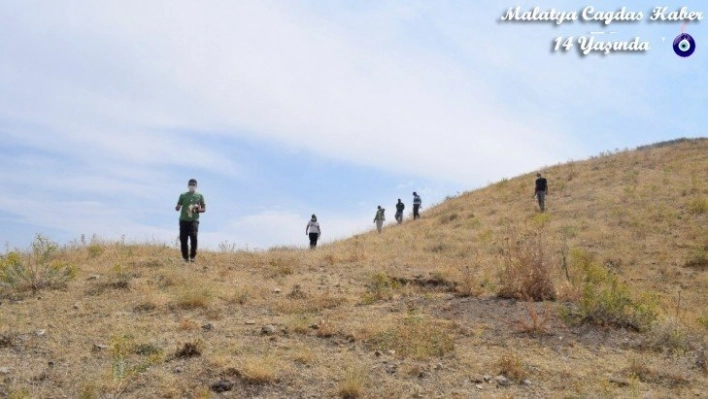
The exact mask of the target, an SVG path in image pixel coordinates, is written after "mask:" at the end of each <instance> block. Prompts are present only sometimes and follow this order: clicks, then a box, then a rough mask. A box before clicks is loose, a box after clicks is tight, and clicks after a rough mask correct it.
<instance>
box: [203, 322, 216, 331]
mask: <svg viewBox="0 0 708 399" xmlns="http://www.w3.org/2000/svg"><path fill="white" fill-rule="evenodd" d="M202 328H203V329H204V331H211V330H212V329H213V328H214V326H213V325H211V323H206V324H205V325H203V326H202Z"/></svg>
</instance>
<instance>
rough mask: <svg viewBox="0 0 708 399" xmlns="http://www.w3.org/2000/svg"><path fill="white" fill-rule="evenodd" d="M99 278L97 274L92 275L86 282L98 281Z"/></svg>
mask: <svg viewBox="0 0 708 399" xmlns="http://www.w3.org/2000/svg"><path fill="white" fill-rule="evenodd" d="M100 277H101V276H99V275H98V274H92V275H90V276H88V278H87V280H98V279H99V278H100Z"/></svg>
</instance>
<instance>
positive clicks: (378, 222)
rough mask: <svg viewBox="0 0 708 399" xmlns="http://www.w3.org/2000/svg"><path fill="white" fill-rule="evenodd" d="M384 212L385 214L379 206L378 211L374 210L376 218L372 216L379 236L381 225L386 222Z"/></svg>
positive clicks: (384, 210)
mask: <svg viewBox="0 0 708 399" xmlns="http://www.w3.org/2000/svg"><path fill="white" fill-rule="evenodd" d="M384 212H386V209H384V208H382V207H381V205H379V207H378V209H377V210H376V216H374V223H376V230H378V231H379V234H381V230H382V229H383V223H384V221H385V220H386V216H384Z"/></svg>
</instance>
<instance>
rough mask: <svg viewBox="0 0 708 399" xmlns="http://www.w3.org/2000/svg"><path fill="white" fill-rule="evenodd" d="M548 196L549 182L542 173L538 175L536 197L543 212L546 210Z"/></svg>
mask: <svg viewBox="0 0 708 399" xmlns="http://www.w3.org/2000/svg"><path fill="white" fill-rule="evenodd" d="M546 194H548V181H546V178H545V177H542V176H541V174H540V173H536V189H535V190H534V197H536V198H537V199H538V207H539V208H541V212H544V211H545V210H546Z"/></svg>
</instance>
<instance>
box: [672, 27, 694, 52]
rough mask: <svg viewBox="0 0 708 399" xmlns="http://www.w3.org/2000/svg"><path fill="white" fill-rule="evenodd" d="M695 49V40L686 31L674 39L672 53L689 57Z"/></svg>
mask: <svg viewBox="0 0 708 399" xmlns="http://www.w3.org/2000/svg"><path fill="white" fill-rule="evenodd" d="M694 51H696V41H695V40H693V37H692V36H691V35H689V34H688V33H682V34H680V35H678V36H676V39H674V53H676V55H678V56H679V57H690V56H691V54H693V52H694Z"/></svg>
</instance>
